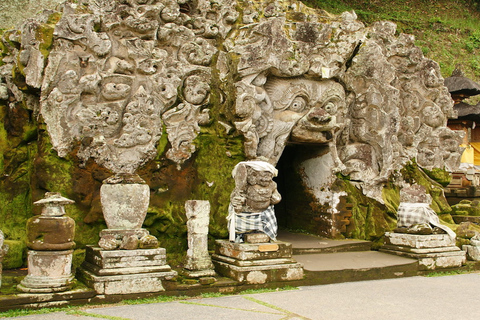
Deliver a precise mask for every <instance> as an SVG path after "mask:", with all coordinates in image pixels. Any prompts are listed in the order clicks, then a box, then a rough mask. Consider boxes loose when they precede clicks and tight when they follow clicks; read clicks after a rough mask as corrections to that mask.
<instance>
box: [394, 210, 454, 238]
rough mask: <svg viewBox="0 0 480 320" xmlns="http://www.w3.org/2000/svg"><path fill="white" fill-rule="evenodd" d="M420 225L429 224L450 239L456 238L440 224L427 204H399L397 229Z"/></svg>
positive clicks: (447, 228)
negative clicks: (447, 235) (446, 234)
mask: <svg viewBox="0 0 480 320" xmlns="http://www.w3.org/2000/svg"><path fill="white" fill-rule="evenodd" d="M421 223H429V224H431V225H432V226H434V227H438V228H440V229H442V230H444V231H445V232H447V233H448V234H449V235H450V237H452V238H455V237H456V234H455V232H453V231H452V229H450V228H449V227H447V226H444V225H442V224H441V223H440V219H439V218H438V216H437V214H436V213H435V211H433V209H432V208H430V206H429V205H428V203H407V202H400V205H399V206H398V210H397V227H399V228H409V227H411V226H413V225H415V224H421Z"/></svg>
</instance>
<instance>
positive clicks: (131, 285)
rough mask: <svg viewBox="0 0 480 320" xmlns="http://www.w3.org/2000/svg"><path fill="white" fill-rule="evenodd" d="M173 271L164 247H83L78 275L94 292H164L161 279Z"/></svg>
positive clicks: (173, 274) (170, 276)
mask: <svg viewBox="0 0 480 320" xmlns="http://www.w3.org/2000/svg"><path fill="white" fill-rule="evenodd" d="M176 275H177V273H176V272H175V271H173V270H172V269H171V268H170V266H169V265H168V264H167V262H166V252H165V249H164V248H156V249H137V250H102V249H101V248H98V247H92V246H87V251H86V255H85V262H84V263H83V264H82V267H81V268H80V269H79V272H78V277H79V279H81V280H82V281H84V282H85V284H87V286H89V287H91V288H93V289H94V290H95V291H96V292H97V293H98V294H129V293H142V292H160V291H164V290H165V289H164V288H163V285H162V280H170V279H172V278H173V277H175V276H176Z"/></svg>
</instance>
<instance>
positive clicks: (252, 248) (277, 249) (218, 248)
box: [215, 240, 292, 260]
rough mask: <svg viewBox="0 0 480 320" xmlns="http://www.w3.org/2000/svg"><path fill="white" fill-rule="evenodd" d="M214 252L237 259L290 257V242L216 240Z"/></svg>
mask: <svg viewBox="0 0 480 320" xmlns="http://www.w3.org/2000/svg"><path fill="white" fill-rule="evenodd" d="M215 253H216V254H218V255H222V256H226V257H230V258H234V259H237V260H264V259H277V258H291V257H292V244H291V243H288V242H281V241H277V242H265V243H234V242H230V241H228V240H216V241H215Z"/></svg>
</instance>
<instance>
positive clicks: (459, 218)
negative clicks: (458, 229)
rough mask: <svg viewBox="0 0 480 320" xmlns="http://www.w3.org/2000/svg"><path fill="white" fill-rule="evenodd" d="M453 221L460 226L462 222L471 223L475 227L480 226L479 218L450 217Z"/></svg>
mask: <svg viewBox="0 0 480 320" xmlns="http://www.w3.org/2000/svg"><path fill="white" fill-rule="evenodd" d="M452 218H453V221H455V223H456V224H460V223H462V222H471V223H474V224H476V225H480V217H479V216H457V215H452Z"/></svg>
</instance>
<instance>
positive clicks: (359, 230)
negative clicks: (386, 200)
mask: <svg viewBox="0 0 480 320" xmlns="http://www.w3.org/2000/svg"><path fill="white" fill-rule="evenodd" d="M337 183H338V184H340V185H341V186H342V187H343V189H344V190H345V191H346V192H347V194H348V195H347V201H348V202H349V203H350V204H352V218H351V223H350V225H349V226H347V237H349V238H355V239H365V240H370V241H372V242H373V243H374V246H377V247H378V246H380V245H381V244H382V243H383V236H384V234H385V232H386V231H389V230H392V229H394V228H395V226H396V215H395V213H394V212H391V211H389V210H387V207H386V206H385V205H383V204H381V203H380V202H378V201H376V200H375V199H372V198H369V197H367V196H365V195H364V194H363V193H362V191H361V190H360V189H358V188H357V187H356V186H354V185H353V184H352V183H351V182H350V181H347V180H337ZM396 192H397V191H396V190H395V188H392V191H385V192H384V194H389V195H391V202H392V203H393V202H394V201H395V196H393V195H394V194H395V193H396ZM392 203H391V204H390V206H392V207H393V204H392Z"/></svg>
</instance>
